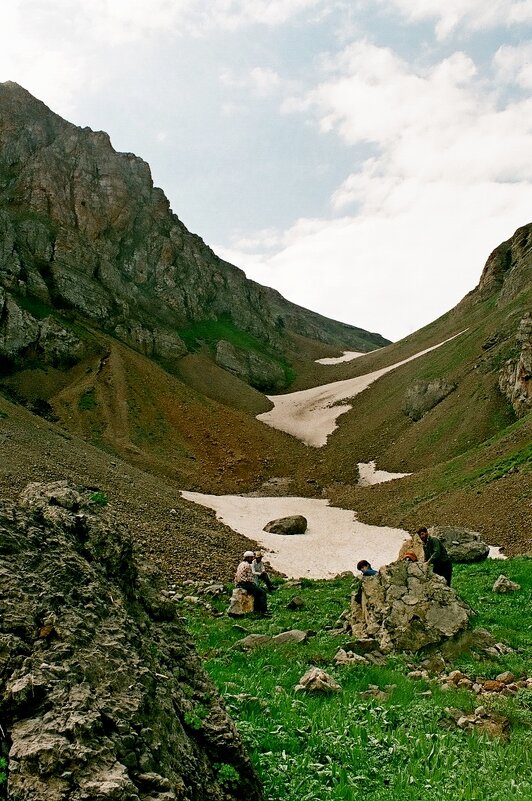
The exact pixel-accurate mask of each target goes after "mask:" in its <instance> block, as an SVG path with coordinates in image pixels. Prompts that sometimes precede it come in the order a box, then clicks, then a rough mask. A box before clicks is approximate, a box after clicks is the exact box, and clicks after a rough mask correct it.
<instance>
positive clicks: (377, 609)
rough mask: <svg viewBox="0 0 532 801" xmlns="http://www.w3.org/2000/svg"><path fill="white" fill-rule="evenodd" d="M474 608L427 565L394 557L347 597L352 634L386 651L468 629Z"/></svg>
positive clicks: (413, 648) (436, 641) (412, 648)
mask: <svg viewBox="0 0 532 801" xmlns="http://www.w3.org/2000/svg"><path fill="white" fill-rule="evenodd" d="M471 615H472V610H471V609H470V608H469V607H468V606H467V604H465V603H464V601H462V600H461V598H459V596H458V595H457V594H456V592H455V591H454V590H453V589H451V587H448V586H447V584H446V583H445V580H444V579H442V578H441V576H437V575H435V574H434V573H433V572H432V568H431V567H430V565H426V564H424V563H420V562H392V564H390V565H386V566H385V567H383V568H381V569H380V571H379V573H378V574H377V575H376V576H371V577H369V578H366V579H365V580H364V581H363V582H361V584H360V587H359V588H358V590H357V592H356V593H354V594H353V597H352V601H351V611H350V622H351V629H352V633H353V635H354V637H358V638H373V639H375V640H377V641H378V643H379V649H380V650H381V651H382V652H384V653H389V652H391V651H407V652H417V651H422V650H423V649H425V648H428V647H429V646H440V645H441V644H442V643H444V642H446V641H447V640H450V639H452V638H455V637H456V636H457V635H458V634H459V633H460V632H462V631H464V630H465V629H466V628H467V625H468V622H469V618H470V616H471Z"/></svg>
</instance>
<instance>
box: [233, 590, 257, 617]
mask: <svg viewBox="0 0 532 801" xmlns="http://www.w3.org/2000/svg"><path fill="white" fill-rule="evenodd" d="M254 608H255V606H254V601H253V596H252V595H250V594H249V592H246V591H245V590H243V589H241V588H240V587H235V588H234V590H233V594H232V595H231V600H230V601H229V609H228V610H227V614H228V615H230V616H231V617H240V616H241V615H247V614H248V613H249V612H253V610H254Z"/></svg>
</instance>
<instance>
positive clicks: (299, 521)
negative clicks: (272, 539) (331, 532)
mask: <svg viewBox="0 0 532 801" xmlns="http://www.w3.org/2000/svg"><path fill="white" fill-rule="evenodd" d="M306 530H307V518H306V517H303V515H292V516H290V517H279V518H278V519H277V520H271V521H270V522H269V523H266V525H265V526H264V528H263V531H269V532H270V533H271V534H304V533H305V531H306Z"/></svg>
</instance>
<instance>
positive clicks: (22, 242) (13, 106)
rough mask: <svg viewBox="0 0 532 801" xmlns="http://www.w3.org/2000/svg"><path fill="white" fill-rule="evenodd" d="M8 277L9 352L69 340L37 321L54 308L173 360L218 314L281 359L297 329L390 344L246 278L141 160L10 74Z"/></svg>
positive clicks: (4, 255)
mask: <svg viewBox="0 0 532 801" xmlns="http://www.w3.org/2000/svg"><path fill="white" fill-rule="evenodd" d="M0 284H1V285H3V287H4V292H5V297H4V305H3V311H2V314H1V316H0V349H1V351H0V355H3V356H4V357H6V358H8V359H10V360H11V361H13V360H16V359H17V358H18V359H19V360H23V359H24V358H25V357H26V356H27V353H28V349H29V350H32V349H33V350H34V351H35V350H37V351H38V352H39V353H40V355H43V354H42V351H43V349H44V350H48V351H53V352H54V353H55V351H56V350H57V347H56V346H54V345H52V344H50V345H49V346H48V345H47V343H48V342H49V340H54V341H55V342H56V343H57V340H58V339H61V338H62V339H63V344H64V345H65V344H66V341H67V339H68V338H69V337H71V334H69V332H68V325H65V326H64V328H62V332H60V331H59V330H58V329H57V325H56V327H55V329H54V330H51V331H50V330H48V328H49V325H48V328H46V327H45V329H44V330H43V326H42V325H40V324H39V319H43V318H46V317H47V316H48V313H49V312H50V311H51V310H52V309H53V310H54V311H55V312H56V313H57V312H58V311H59V312H61V313H62V314H63V315H64V316H66V317H67V318H68V315H69V314H71V313H72V312H74V313H75V315H77V316H78V317H82V318H84V319H86V320H89V321H91V322H92V323H93V324H94V325H95V326H97V327H99V328H102V329H105V330H106V331H107V332H108V333H111V334H113V335H115V336H117V337H118V338H119V339H121V340H122V341H124V342H126V343H128V344H130V345H131V346H133V347H134V348H136V349H138V350H140V351H141V352H142V353H145V354H147V355H150V356H151V355H154V356H159V357H162V358H165V359H174V358H179V356H181V355H183V354H184V353H186V352H187V345H185V342H184V341H183V339H182V337H181V336H180V333H181V332H182V331H183V330H186V329H189V328H190V327H193V326H194V324H196V323H198V322H199V321H205V320H210V321H216V320H218V319H219V318H220V317H225V318H226V319H230V321H231V324H232V325H233V326H234V328H235V329H237V330H240V331H245V332H247V333H248V334H251V335H252V336H253V337H256V338H257V339H258V340H260V341H261V342H262V343H263V345H265V346H266V348H267V349H269V350H270V351H271V353H272V354H273V363H275V354H280V353H282V352H283V348H284V338H285V335H286V333H287V332H288V331H289V330H291V331H295V332H296V333H299V334H302V335H304V336H310V337H312V338H316V339H319V340H321V341H325V342H330V343H331V344H335V345H344V346H356V347H358V348H362V349H365V350H371V349H372V348H374V347H378V346H380V345H382V344H385V343H386V340H384V339H383V338H382V337H379V336H378V335H372V334H368V332H365V331H363V330H361V329H358V328H355V327H353V326H348V325H343V324H339V323H334V322H333V321H328V320H327V319H326V318H323V317H320V315H317V314H313V313H312V312H308V311H306V310H304V309H301V308H299V307H297V306H294V305H293V304H289V303H288V302H287V301H285V300H284V299H283V298H282V297H281V296H279V295H278V293H275V292H274V291H273V290H269V289H266V288H265V287H262V286H260V285H259V284H256V283H254V282H252V281H248V280H247V279H246V277H245V275H244V273H243V272H242V271H241V270H239V269H238V268H236V267H234V266H232V265H230V264H228V263H226V262H224V261H222V260H221V259H219V258H218V257H217V256H216V255H215V254H214V253H213V252H212V250H211V249H210V248H208V247H207V246H206V245H205V243H204V242H203V241H202V240H201V239H200V238H199V237H198V236H195V235H193V234H191V233H190V232H189V231H187V229H186V228H185V226H184V225H183V224H182V223H181V222H180V220H179V219H178V218H177V216H176V215H175V214H173V213H172V211H171V210H170V207H169V203H168V200H167V199H166V197H165V196H164V194H163V192H162V191H161V190H160V189H158V188H156V187H154V186H153V183H152V179H151V174H150V169H149V167H148V165H147V164H146V163H145V162H144V161H142V159H140V158H138V157H137V156H134V155H133V154H131V153H117V152H115V151H114V150H113V148H112V146H111V143H110V140H109V137H108V135H107V134H105V133H103V132H94V131H92V130H90V129H89V128H84V129H81V128H77V127H76V126H74V125H71V124H70V123H68V122H65V121H64V120H62V119H61V118H60V117H58V116H57V115H56V114H54V113H52V112H51V111H50V110H49V109H48V108H47V107H46V106H45V105H44V104H43V103H40V102H39V101H37V100H36V99H35V98H33V97H32V96H31V95H30V94H29V93H28V92H26V91H25V90H24V89H22V88H21V87H19V86H18V85H17V84H13V83H5V84H0ZM56 322H57V321H56ZM63 322H65V321H64V320H63ZM59 326H60V327H61V326H62V323H59ZM2 343H7V345H4V346H3V345H2ZM67 351H68V349H67ZM68 352H72V353H73V352H74V351H72V350H70V351H68ZM46 358H48V359H49V358H52V357H51V355H50V353H48V355H47V356H46ZM262 358H263V361H264V355H263V357H262ZM266 368H267V369H266V373H267V372H268V370H271V369H272V368H271V365H266ZM248 373H249V369H248V367H246V369H245V370H244V374H243V376H242V377H243V378H246V374H248Z"/></svg>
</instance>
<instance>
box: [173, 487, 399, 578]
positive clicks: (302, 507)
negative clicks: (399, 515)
mask: <svg viewBox="0 0 532 801" xmlns="http://www.w3.org/2000/svg"><path fill="white" fill-rule="evenodd" d="M181 495H182V496H183V498H185V499H186V500H189V501H193V502H194V503H197V504H200V505H201V506H206V507H208V508H209V509H214V511H215V512H216V516H217V517H218V519H219V520H221V521H222V522H223V523H225V524H226V525H228V526H230V528H232V529H233V530H234V531H238V532H239V533H240V534H243V535H244V536H245V537H249V538H250V539H252V540H255V541H256V542H258V543H260V545H261V547H262V548H263V549H264V556H265V560H266V561H268V562H269V563H270V564H271V566H272V567H273V568H275V569H276V570H279V571H280V572H281V573H285V574H286V575H287V576H288V577H289V578H314V579H318V578H331V577H332V576H336V575H337V574H338V573H342V572H343V571H345V570H351V571H352V572H353V573H356V572H357V570H356V565H357V562H358V561H359V560H360V559H368V560H369V561H370V562H371V564H372V565H373V567H375V568H379V567H381V566H382V565H385V564H388V563H389V562H393V561H394V560H395V559H397V556H398V554H399V549H400V547H401V545H402V543H403V542H404V540H405V539H407V538H408V536H409V535H408V532H406V531H403V530H402V529H400V528H389V527H386V526H369V525H367V524H366V523H361V522H360V521H359V520H357V516H356V514H355V512H353V511H351V510H347V509H339V508H337V507H335V506H329V501H328V500H324V499H322V498H294V497H288V498H250V497H244V496H242V495H202V494H200V493H199V492H181ZM288 515H303V516H304V517H306V518H307V521H308V528H307V531H306V532H305V534H300V535H284V534H271V533H268V532H266V531H263V530H262V529H263V527H264V526H265V525H266V523H269V522H270V520H275V519H276V518H278V517H286V516H288ZM235 567H236V566H235Z"/></svg>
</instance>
